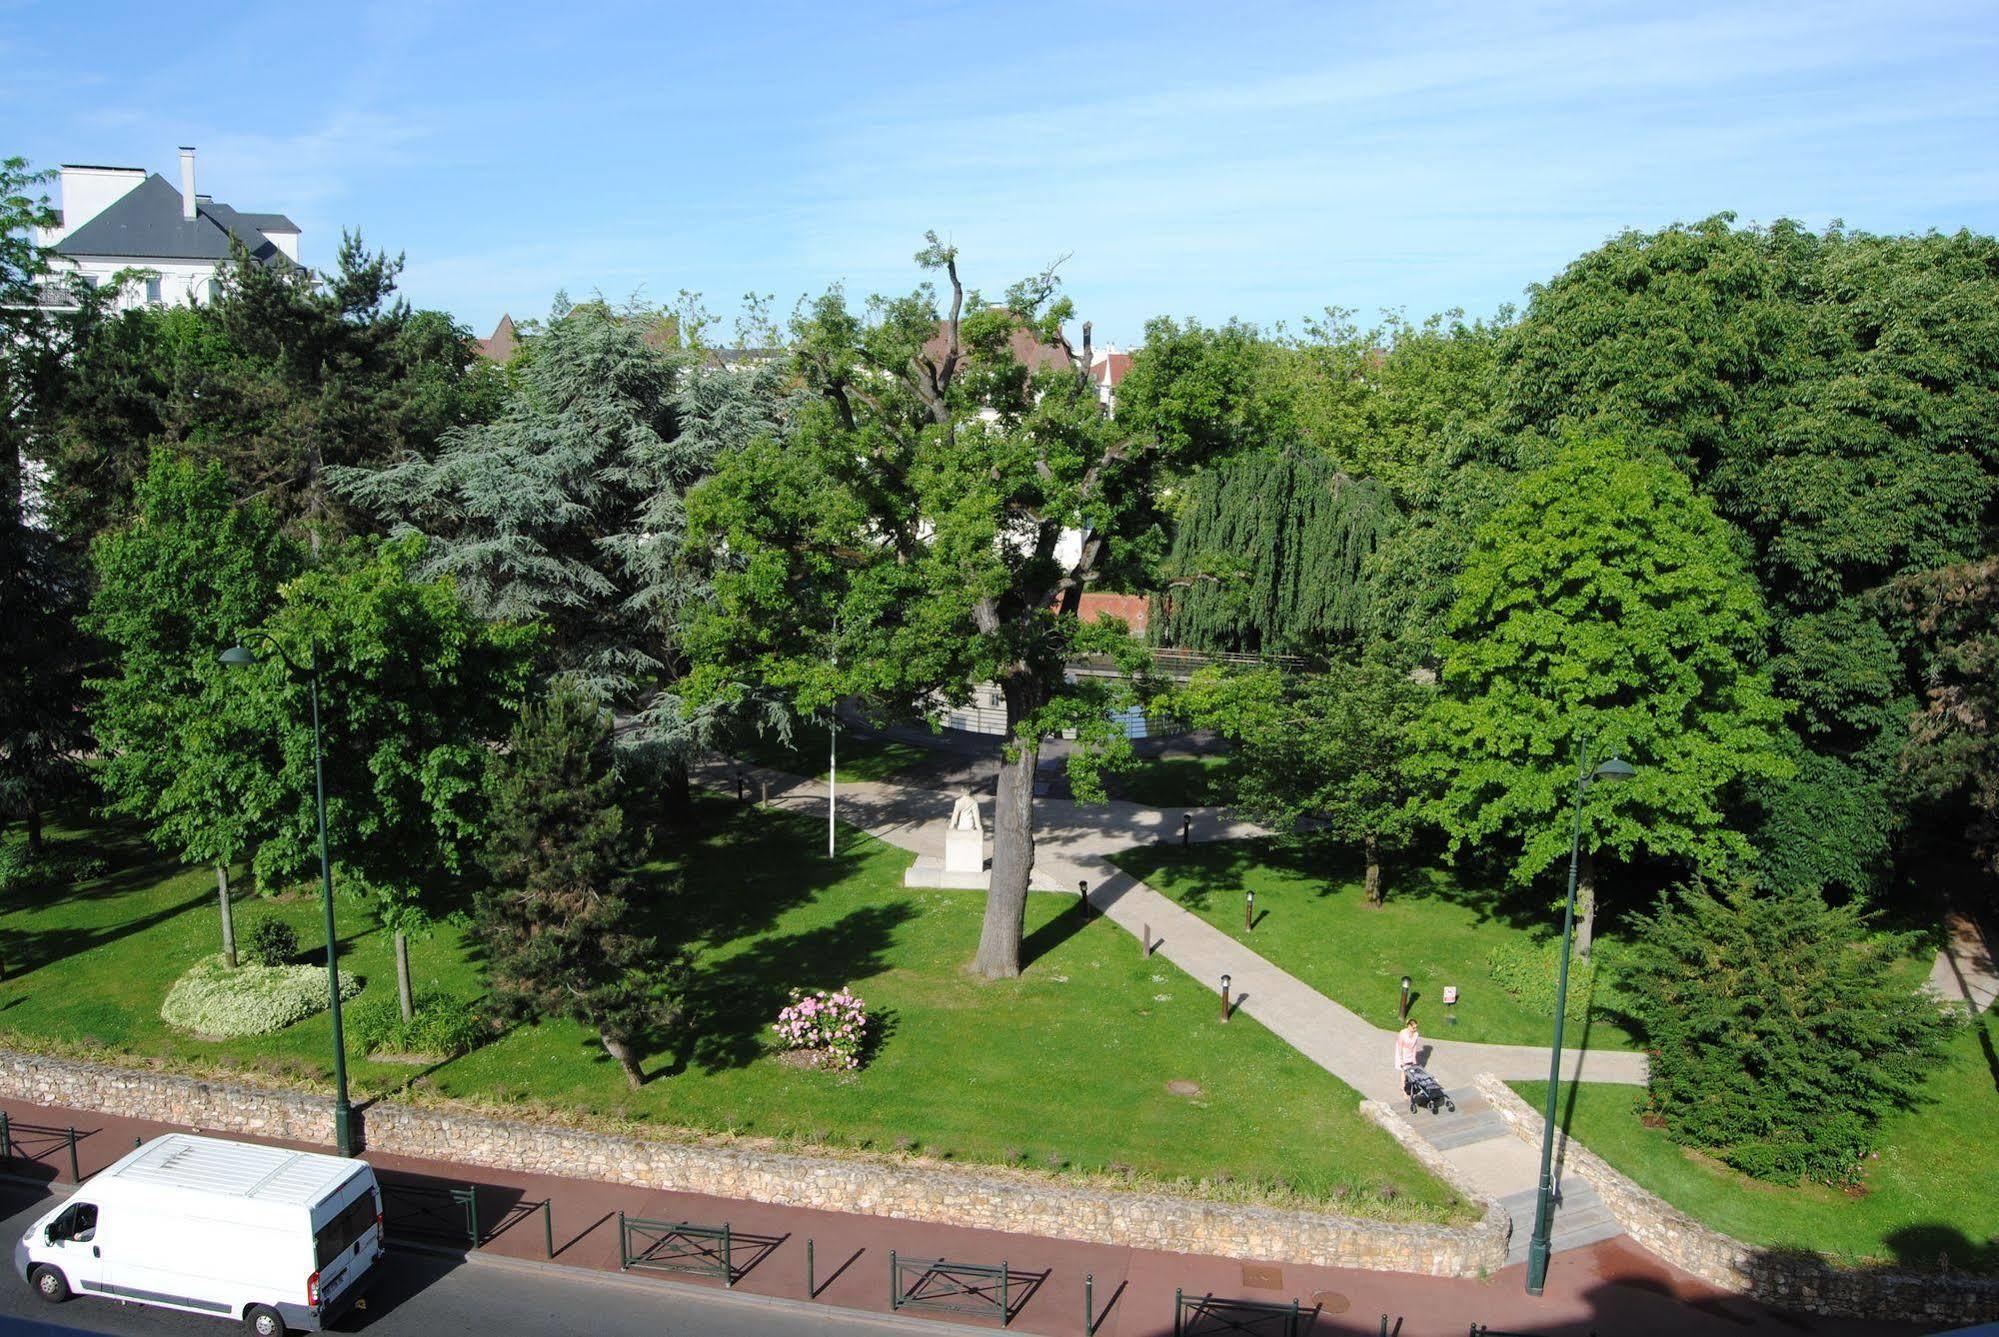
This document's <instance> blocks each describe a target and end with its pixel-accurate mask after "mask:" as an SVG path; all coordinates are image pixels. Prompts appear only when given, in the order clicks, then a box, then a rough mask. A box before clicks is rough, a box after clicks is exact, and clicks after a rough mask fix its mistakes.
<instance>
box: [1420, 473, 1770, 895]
mask: <svg viewBox="0 0 1999 1337" xmlns="http://www.w3.org/2000/svg"><path fill="white" fill-rule="evenodd" d="M1764 626H1765V619H1764V613H1763V609H1762V605H1761V601H1760V600H1759V599H1758V597H1757V592H1756V588H1755V586H1754V584H1752V583H1751V581H1750V580H1749V577H1748V574H1747V573H1746V572H1745V571H1744V570H1743V567H1742V562H1741V559H1740V558H1739V557H1738V556H1737V555H1736V550H1735V547H1734V544H1733V541H1732V536H1731V535H1730V533H1729V531H1728V528H1727V526H1726V525H1725V524H1723V523H1722V521H1721V520H1720V519H1719V518H1717V517H1716V515H1715V514H1714V511H1713V509H1712V508H1711V507H1710V506H1709V505H1708V504H1707V503H1706V501H1704V500H1703V499H1701V498H1699V497H1696V496H1695V495H1694V493H1693V490H1692V488H1691V487H1690V486H1689V485H1688V483H1687V480H1686V478H1685V476H1684V475H1683V474H1681V473H1680V472H1679V470H1677V469H1676V468H1674V467H1673V465H1672V464H1671V462H1669V461H1668V460H1666V459H1665V458H1664V457H1662V456H1659V455H1657V454H1654V453H1650V452H1645V451H1641V450H1637V449H1634V448H1632V447H1630V446H1628V445H1626V444H1624V443H1623V442H1621V441H1618V440H1616V439H1606V438H1599V439H1594V440H1591V439H1577V440H1572V441H1569V442H1567V443H1565V444H1563V445H1561V446H1559V447H1557V448H1555V449H1554V450H1553V451H1552V453H1551V454H1550V455H1549V457H1548V459H1547V462H1546V463H1544V464H1543V465H1542V466H1541V467H1539V468H1537V469H1534V470H1532V471H1531V472H1529V473H1527V474H1525V475H1523V476H1522V477H1521V478H1520V479H1519V481H1518V483H1517V485H1516V486H1515V487H1514V489H1513V490H1512V493H1511V495H1510V497H1509V498H1508V499H1507V501H1506V502H1505V503H1504V504H1502V505H1501V506H1499V508H1498V509H1497V510H1496V511H1495V512H1494V513H1493V515H1492V518H1491V519H1490V520H1489V521H1488V522H1487V523H1486V524H1485V525H1484V526H1483V527H1482V528H1481V529H1480V530H1479V531H1478V534H1477V537H1476V539H1475V541H1474V543H1473V547H1472V549H1471V552H1470V554H1469V556H1468V558H1467V561H1466V564H1465V568H1464V571H1463V573H1462V574H1461V575H1460V577H1459V579H1458V582H1457V601H1456V604H1455V606H1454V607H1453V609H1452V611H1451V616H1450V621H1449V624H1448V630H1447V633H1446V635H1445V637H1444V639H1443V641H1442V643H1441V644H1440V645H1439V647H1438V654H1439V657H1440V659H1441V661H1442V664H1443V669H1442V683H1441V687H1442V690H1441V692H1440V695H1439V697H1438V700H1437V703H1436V706H1435V708H1434V709H1433V710H1432V711H1431V712H1430V715H1429V719H1428V721H1427V724H1426V727H1425V731H1424V732H1425V735H1426V745H1425V747H1424V749H1423V754H1422V756H1421V758H1420V761H1419V766H1420V769H1421V770H1422V771H1424V772H1425V773H1426V774H1427V775H1429V776H1430V777H1432V778H1433V780H1434V782H1435V784H1436V785H1437V789H1438V792H1437V795H1436V797H1435V798H1434V799H1433V800H1432V802H1431V803H1430V804H1429V806H1428V811H1429V813H1430V814H1431V815H1432V816H1433V817H1434V819H1435V820H1436V821H1438V822H1439V823H1440V824H1441V825H1442V827H1443V828H1444V830H1445V831H1446V833H1448V835H1449V836H1450V838H1451V841H1452V845H1453V847H1454V848H1462V847H1465V846H1468V845H1475V844H1481V843H1483V842H1485V841H1488V840H1490V839H1493V838H1494V837H1499V838H1503V839H1504V840H1506V841H1508V842H1510V843H1511V845H1512V847H1513V848H1514V849H1516V850H1517V851H1518V853H1517V855H1516V857H1515V859H1514V872H1515V875H1516V876H1518V877H1519V878H1521V879H1523V880H1524V879H1528V878H1532V877H1533V876H1535V875H1536V874H1538V873H1540V872H1542V871H1543V870H1544V869H1546V868H1548V867H1549V866H1550V865H1551V864H1554V863H1555V862H1556V861H1557V860H1559V859H1561V858H1563V857H1564V856H1566V855H1567V854H1568V852H1569V837H1570V816H1569V814H1570V802H1571V799H1572V795H1573V783H1574V779H1573V777H1574V759H1575V757H1576V756H1577V754H1578V752H1579V751H1580V749H1581V746H1582V744H1583V742H1584V741H1585V740H1594V742H1595V744H1596V755H1598V756H1604V755H1607V754H1608V753H1609V752H1611V751H1613V750H1615V751H1620V752H1622V754H1623V755H1624V756H1625V757H1626V758H1628V759H1629V760H1630V761H1632V762H1633V763H1634V764H1635V765H1636V766H1637V767H1638V776H1637V778H1636V779H1634V780H1632V781H1630V782H1628V783H1625V784H1621V785H1610V786H1605V785H1598V786H1593V787H1592V789H1591V791H1590V794H1591V797H1590V802H1589V804H1588V807H1587V809H1586V811H1585V813H1584V818H1583V823H1584V826H1583V839H1584V842H1585V844H1586V845H1589V846H1592V847H1595V848H1601V849H1608V850H1611V851H1614V852H1615V853H1616V854H1618V855H1619V856H1620V857H1625V858H1629V857H1631V856H1633V855H1636V854H1640V853H1644V854H1649V855H1652V856H1655V857H1660V858H1666V859H1672V860H1678V861H1682V862H1685V863H1688V864H1691V865H1693V866H1695V867H1701V868H1725V867H1730V866H1737V865H1740V864H1742V863H1744V862H1746V861H1747V860H1748V858H1749V854H1750V851H1749V846H1748V843H1747V842H1746V841H1745V840H1744V839H1743V837H1742V836H1741V834H1740V833H1739V832H1737V831H1736V830H1735V829H1734V827H1733V825H1732V824H1731V822H1730V821H1729V815H1728V804H1729V800H1730V798H1731V796H1732V795H1733V793H1734V791H1735V790H1736V789H1737V788H1738V787H1739V786H1741V785H1742V784H1744V783H1745V782H1751V781H1757V780H1761V779H1766V778H1770V777H1775V776H1781V775H1783V774H1784V773H1785V772H1786V769H1787V767H1786V763H1785V761H1784V760H1783V757H1782V754H1781V752H1780V750H1779V739H1780V736H1781V735H1780V730H1781V726H1782V722H1783V706H1782V704H1781V703H1780V702H1779V701H1778V700H1777V698H1776V697H1775V696H1773V695H1772V693H1771V691H1770V684H1769V680H1768V678H1767V677H1766V676H1765V675H1764V673H1763V672H1762V671H1761V670H1760V668H1759V667H1758V665H1759V662H1760V660H1761V657H1762V650H1763V631H1764Z"/></svg>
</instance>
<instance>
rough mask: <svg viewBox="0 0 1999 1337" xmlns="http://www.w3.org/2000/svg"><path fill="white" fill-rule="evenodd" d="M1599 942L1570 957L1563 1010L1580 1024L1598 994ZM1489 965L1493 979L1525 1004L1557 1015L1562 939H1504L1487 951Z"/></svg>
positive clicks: (1535, 1009)
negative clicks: (1586, 951) (1556, 997)
mask: <svg viewBox="0 0 1999 1337" xmlns="http://www.w3.org/2000/svg"><path fill="white" fill-rule="evenodd" d="M1603 950H1604V949H1603V947H1602V945H1599V946H1598V947H1597V949H1596V950H1595V951H1594V952H1592V953H1591V954H1590V955H1589V956H1576V955H1573V954H1571V955H1570V957H1569V998H1568V1005H1567V1006H1566V1007H1565V1008H1563V1014H1564V1017H1565V1019H1566V1020H1567V1022H1568V1024H1569V1025H1571V1026H1578V1025H1581V1024H1582V1020H1583V1018H1584V1017H1587V1016H1588V1015H1589V1009H1590V1000H1591V999H1592V998H1593V997H1594V996H1595V993H1596V983H1597V967H1598V958H1599V957H1600V956H1602V954H1603ZM1485 965H1486V969H1487V970H1489V971H1491V972H1492V980H1493V983H1495V984H1497V985H1498V986H1499V987H1500V988H1501V989H1504V990H1505V991H1506V992H1507V994H1509V995H1510V996H1511V997H1512V998H1513V1000H1514V1001H1515V1002H1517V1003H1519V1004H1520V1005H1521V1006H1522V1007H1525V1008H1528V1009H1529V1010H1531V1011H1534V1012H1538V1013H1542V1014H1544V1015H1546V1016H1550V1017H1552V1016H1554V1015H1555V985H1556V983H1557V980H1558V978H1559V976H1560V973H1561V968H1562V940H1561V939H1560V938H1559V937H1556V938H1549V939H1547V940H1546V941H1545V942H1527V941H1523V940H1521V939H1513V940H1510V941H1507V942H1502V943H1501V944H1499V946H1497V947H1495V948H1493V949H1492V950H1491V951H1490V952H1488V953H1487V954H1486V958H1485Z"/></svg>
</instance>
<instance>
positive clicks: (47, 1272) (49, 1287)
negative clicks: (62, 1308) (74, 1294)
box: [28, 1266, 69, 1305]
mask: <svg viewBox="0 0 1999 1337" xmlns="http://www.w3.org/2000/svg"><path fill="white" fill-rule="evenodd" d="M28 1284H29V1285H31V1286H33V1287H34V1288H35V1294H36V1295H39V1296H41V1297H42V1299H44V1300H46V1301H48V1302H49V1303H50V1304H52V1305H59V1304H61V1303H62V1302H63V1301H64V1300H67V1299H69V1282H67V1281H65V1280H64V1279H63V1275H62V1273H61V1272H58V1271H57V1270H56V1269H55V1268H52V1267H47V1266H43V1267H37V1268H36V1269H35V1270H34V1271H32V1272H30V1273H28Z"/></svg>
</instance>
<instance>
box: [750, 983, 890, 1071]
mask: <svg viewBox="0 0 1999 1337" xmlns="http://www.w3.org/2000/svg"><path fill="white" fill-rule="evenodd" d="M771 1029H772V1030H774V1031H776V1032H777V1038H778V1040H779V1041H780V1042H781V1043H782V1044H783V1045H784V1047H785V1048H786V1049H790V1050H797V1051H801V1052H804V1053H807V1054H810V1055H811V1056H812V1058H813V1061H814V1062H815V1063H816V1064H817V1065H818V1066H819V1067H822V1068H845V1069H849V1070H851V1069H854V1068H858V1067H860V1066H861V1052H862V1050H863V1048H864V1047H865V1046H866V1043H867V1038H868V1008H867V1004H865V1003H863V1002H862V1001H861V1000H860V999H859V998H857V997H855V996H854V994H853V992H852V991H851V990H848V989H841V990H839V991H837V992H835V993H828V992H826V990H824V989H815V990H813V991H812V992H811V993H806V992H805V991H804V990H802V989H793V990H792V991H791V1004H790V1006H788V1007H786V1008H785V1009H784V1011H782V1012H780V1013H778V1014H777V1020H776V1021H775V1022H773V1023H772V1024H771Z"/></svg>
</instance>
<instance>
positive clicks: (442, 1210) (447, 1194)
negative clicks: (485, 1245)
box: [381, 1181, 484, 1249]
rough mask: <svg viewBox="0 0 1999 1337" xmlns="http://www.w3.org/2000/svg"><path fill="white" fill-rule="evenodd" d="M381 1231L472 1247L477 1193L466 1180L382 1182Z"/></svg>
mask: <svg viewBox="0 0 1999 1337" xmlns="http://www.w3.org/2000/svg"><path fill="white" fill-rule="evenodd" d="M381 1187H382V1233H383V1234H385V1235H387V1236H389V1237H390V1238H391V1239H431V1240H448V1241H450V1242H451V1243H452V1244H454V1245H457V1244H463V1245H464V1246H465V1247H466V1248H468V1249H476V1248H478V1247H479V1245H480V1244H481V1243H482V1242H483V1240H484V1237H483V1236H482V1235H481V1234H480V1232H479V1194H478V1190H477V1189H475V1188H474V1187H473V1186H472V1185H470V1184H458V1185H447V1184H404V1183H397V1182H394V1181H383V1182H382V1185H381Z"/></svg>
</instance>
